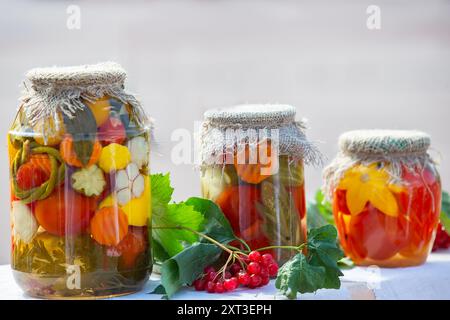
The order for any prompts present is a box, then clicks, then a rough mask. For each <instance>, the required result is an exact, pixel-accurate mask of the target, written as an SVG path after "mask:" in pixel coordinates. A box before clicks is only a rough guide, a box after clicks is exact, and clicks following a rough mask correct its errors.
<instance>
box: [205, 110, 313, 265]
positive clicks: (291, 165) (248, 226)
mask: <svg viewBox="0 0 450 320" xmlns="http://www.w3.org/2000/svg"><path fill="white" fill-rule="evenodd" d="M205 120H206V121H205V124H204V132H203V134H202V158H203V163H202V169H201V186H202V195H203V197H205V198H208V199H210V200H212V201H214V202H215V203H216V204H217V205H219V207H220V208H221V209H222V211H223V213H224V214H225V216H226V217H227V219H228V220H229V221H230V224H231V226H232V228H233V231H234V233H235V235H236V236H237V237H239V238H242V239H243V240H245V242H247V244H248V245H249V246H250V248H251V249H259V248H265V247H270V246H298V245H300V244H302V243H304V242H305V241H306V205H305V184H304V168H303V164H304V161H310V160H312V159H310V158H307V159H305V157H304V155H305V154H315V156H316V155H317V154H318V153H315V152H316V151H315V149H314V148H313V147H312V145H311V144H309V143H307V141H306V138H305V136H304V133H303V131H302V130H301V126H299V123H296V122H295V108H293V107H291V106H284V105H241V106H236V107H234V108H230V109H223V110H210V111H208V112H206V113H205ZM288 138H292V139H290V140H289V141H290V142H291V144H290V145H287V144H286V141H288ZM311 150H314V152H310V151H311ZM315 156H314V157H315ZM235 245H239V244H238V243H236V244H235ZM267 252H270V253H272V255H273V256H274V258H275V259H276V260H277V261H279V262H280V263H283V262H285V261H287V260H288V259H289V258H290V257H291V255H292V253H293V252H294V251H291V252H290V251H289V250H281V249H271V250H267Z"/></svg>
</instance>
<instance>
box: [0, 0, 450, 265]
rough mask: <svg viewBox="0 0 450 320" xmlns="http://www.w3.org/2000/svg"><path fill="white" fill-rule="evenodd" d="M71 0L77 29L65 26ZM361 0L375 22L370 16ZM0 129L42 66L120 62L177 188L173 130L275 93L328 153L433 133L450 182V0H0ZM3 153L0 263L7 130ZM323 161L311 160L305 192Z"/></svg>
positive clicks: (181, 170) (3, 239) (181, 189)
mask: <svg viewBox="0 0 450 320" xmlns="http://www.w3.org/2000/svg"><path fill="white" fill-rule="evenodd" d="M69 5H78V6H79V8H80V9H81V29H80V30H69V29H68V28H67V26H66V22H67V19H68V17H69V14H67V12H66V10H67V8H68V6H69ZM369 5H377V6H379V7H380V9H381V29H380V30H369V29H368V28H367V27H366V20H367V18H368V14H367V13H366V9H367V7H368V6H369ZM0 12H1V13H2V14H1V18H0V46H1V50H0V72H1V74H0V102H1V105H2V107H1V108H0V117H1V119H2V120H1V122H0V128H1V132H2V134H3V135H4V136H6V133H7V131H8V127H9V125H10V124H11V122H12V120H13V117H14V115H15V111H16V107H17V99H18V97H19V95H20V88H19V86H18V85H19V84H20V83H21V82H22V81H23V78H24V74H25V72H26V71H27V70H28V69H30V68H32V67H36V66H51V65H76V64H86V63H96V62H99V61H104V60H114V61H117V62H119V63H120V64H122V65H123V67H124V68H126V69H127V70H128V73H129V80H128V82H127V87H128V89H129V90H130V91H132V92H136V93H138V95H139V97H140V98H141V100H142V102H143V104H144V106H145V109H146V110H147V112H148V114H149V115H151V116H152V117H154V118H155V119H156V120H157V122H156V131H155V135H156V139H157V141H158V148H157V149H156V150H154V152H153V156H152V171H153V172H170V173H171V176H172V181H173V185H174V186H175V199H176V200H182V199H184V198H186V197H188V196H192V195H198V194H199V192H200V190H199V180H198V172H196V171H195V170H194V169H193V166H191V165H179V166H176V165H174V164H173V163H172V162H171V161H170V152H171V148H172V147H173V146H174V145H175V144H176V143H175V142H172V141H171V133H172V131H173V130H174V129H177V128H186V129H189V130H193V128H194V121H198V120H201V118H202V114H203V112H204V111H205V110H206V109H208V108H212V107H222V106H228V105H233V104H237V103H245V102H251V103H258V102H263V103H270V102H280V103H287V104H292V105H294V106H296V107H297V110H298V115H299V118H301V117H305V118H307V119H309V126H310V129H309V131H308V135H309V136H310V138H311V139H312V140H316V141H319V142H320V148H321V150H322V151H323V152H324V154H325V155H326V156H327V157H328V159H331V158H333V157H334V155H335V154H336V152H337V145H336V141H337V137H338V136H339V134H340V133H342V132H343V131H346V130H349V129H355V128H395V129H397V128H401V129H420V130H424V131H426V132H428V133H430V134H431V135H432V138H433V147H434V149H435V150H439V153H438V152H434V154H435V155H439V156H440V157H441V162H442V164H441V169H440V170H441V175H442V178H443V184H444V188H447V189H449V188H450V181H449V178H450V176H449V175H450V166H449V165H448V164H447V161H449V160H448V159H449V157H450V143H449V142H448V139H449V137H450V135H449V130H450V126H449V123H450V90H449V89H450V59H449V58H450V1H444V0H426V1H425V0H423V1H419V0H395V1H394V0H371V1H366V0H339V1H337V0H314V1H312V0H311V1H298V0H290V1H284V0H277V1H269V0H261V1H252V0H234V1H225V0H179V1H168V0H166V1H162V0H159V1H157V0H153V1H143V0H142V1H100V0H89V1H75V0H73V1H56V0H54V1H43V0H41V1H38V0H35V1H31V0H28V1H25V0H15V1H6V0H0ZM3 141H4V143H3V144H2V147H3V149H2V150H3V152H2V154H3V156H2V157H1V159H0V168H2V170H0V177H1V181H3V183H1V184H0V199H1V202H0V204H1V211H2V212H3V214H1V215H0V263H8V261H9V252H10V245H9V241H10V231H9V213H8V212H9V189H8V169H7V168H8V165H7V152H6V140H5V139H4V140H3ZM320 185H321V169H320V168H309V169H308V170H307V187H308V196H309V197H311V196H312V195H313V194H314V191H315V190H316V189H317V188H318V187H320Z"/></svg>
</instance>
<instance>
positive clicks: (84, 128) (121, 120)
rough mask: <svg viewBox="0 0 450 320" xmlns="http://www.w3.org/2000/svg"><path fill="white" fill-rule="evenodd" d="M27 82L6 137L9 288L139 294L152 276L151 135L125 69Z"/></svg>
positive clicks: (57, 73)
mask: <svg viewBox="0 0 450 320" xmlns="http://www.w3.org/2000/svg"><path fill="white" fill-rule="evenodd" d="M27 76H28V80H29V81H30V82H31V90H29V91H28V92H27V94H26V96H24V97H23V98H22V105H21V107H20V108H19V110H18V113H17V116H16V119H15V121H14V123H13V125H12V127H11V130H10V131H9V134H8V150H9V158H10V171H11V229H12V248H11V250H12V251H11V252H12V255H11V265H12V269H13V273H14V277H15V279H16V281H17V283H18V284H19V285H20V286H21V288H22V289H23V290H24V291H25V292H26V293H27V294H29V295H32V296H36V297H44V298H64V297H80V298H97V297H109V296H116V295H121V294H127V293H131V292H135V291H137V290H139V289H141V288H142V286H143V285H144V284H145V282H146V281H147V279H148V276H149V273H150V272H151V270H152V259H151V251H150V239H151V208H150V180H149V151H150V150H149V146H150V145H149V137H150V129H149V125H148V121H147V119H146V118H145V115H144V113H143V111H142V109H141V107H140V105H139V104H138V103H137V101H136V100H135V99H134V98H133V97H132V96H130V95H128V94H126V93H125V92H124V91H123V82H124V80H125V76H126V74H125V71H124V70H123V69H122V68H121V67H120V66H118V65H116V64H109V63H108V64H99V65H92V66H81V67H70V68H42V69H34V70H32V71H30V73H29V74H28V75H27ZM37 101H38V102H39V103H36V102H37ZM55 101H56V103H55Z"/></svg>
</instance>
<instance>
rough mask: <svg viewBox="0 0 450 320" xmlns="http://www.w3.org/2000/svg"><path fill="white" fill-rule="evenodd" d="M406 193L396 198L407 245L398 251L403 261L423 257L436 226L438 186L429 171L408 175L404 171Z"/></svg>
mask: <svg viewBox="0 0 450 320" xmlns="http://www.w3.org/2000/svg"><path fill="white" fill-rule="evenodd" d="M403 171H404V173H403V179H404V181H405V182H407V192H403V193H401V194H399V195H398V199H399V201H398V202H399V206H400V211H401V212H403V214H404V217H405V219H404V220H405V221H404V224H405V229H406V230H407V238H408V240H407V242H408V245H407V246H406V247H405V248H404V249H402V250H401V252H400V253H401V254H402V255H403V256H406V257H413V256H418V255H423V254H425V252H426V251H428V247H429V245H430V242H431V240H432V237H433V234H434V231H435V230H436V227H437V225H438V222H439V215H440V208H441V184H440V181H439V178H438V176H437V174H436V173H434V172H433V171H431V170H430V169H429V168H425V169H424V170H423V171H418V170H417V171H415V172H411V171H410V170H408V169H404V170H403Z"/></svg>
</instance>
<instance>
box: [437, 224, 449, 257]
mask: <svg viewBox="0 0 450 320" xmlns="http://www.w3.org/2000/svg"><path fill="white" fill-rule="evenodd" d="M448 248H450V236H449V235H448V233H447V231H446V230H445V229H444V227H443V226H442V225H441V224H439V226H438V229H437V233H436V240H434V244H433V251H436V250H439V249H448Z"/></svg>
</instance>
